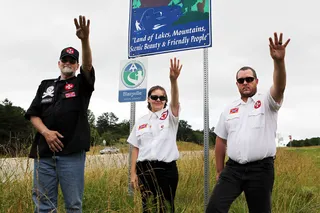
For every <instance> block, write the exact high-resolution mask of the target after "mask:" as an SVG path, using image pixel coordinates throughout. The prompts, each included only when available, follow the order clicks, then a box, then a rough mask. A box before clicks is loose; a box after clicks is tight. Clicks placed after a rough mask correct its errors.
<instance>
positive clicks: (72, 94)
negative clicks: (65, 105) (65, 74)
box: [66, 92, 76, 98]
mask: <svg viewBox="0 0 320 213" xmlns="http://www.w3.org/2000/svg"><path fill="white" fill-rule="evenodd" d="M72 97H76V93H75V92H69V93H66V98H72Z"/></svg>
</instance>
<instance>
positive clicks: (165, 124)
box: [127, 105, 180, 162]
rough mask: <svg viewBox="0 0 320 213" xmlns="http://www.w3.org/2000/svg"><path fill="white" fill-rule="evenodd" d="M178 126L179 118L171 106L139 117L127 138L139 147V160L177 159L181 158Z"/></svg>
mask: <svg viewBox="0 0 320 213" xmlns="http://www.w3.org/2000/svg"><path fill="white" fill-rule="evenodd" d="M169 106H170V105H169ZM179 111H180V106H179ZM178 126H179V118H178V117H175V116H174V115H173V114H172V111H171V108H170V107H168V108H166V109H162V110H160V111H157V112H151V111H149V113H148V114H147V115H145V116H143V117H141V118H140V119H138V121H137V122H136V124H135V125H134V127H133V129H132V131H131V133H130V135H129V138H128V140H127V141H128V142H129V143H130V144H132V145H133V146H135V147H137V148H139V155H138V159H137V162H138V161H144V160H158V161H163V162H171V161H174V160H177V159H178V158H179V151H178V147H177V143H176V138H177V132H178Z"/></svg>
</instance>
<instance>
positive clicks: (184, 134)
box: [177, 120, 195, 141]
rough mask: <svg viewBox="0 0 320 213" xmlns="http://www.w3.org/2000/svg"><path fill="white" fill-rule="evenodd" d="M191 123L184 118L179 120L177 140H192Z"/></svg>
mask: <svg viewBox="0 0 320 213" xmlns="http://www.w3.org/2000/svg"><path fill="white" fill-rule="evenodd" d="M192 131H193V130H192V129H191V125H189V124H188V122H187V121H185V120H180V121H179V126H178V133H177V140H178V141H192V140H193V139H195V138H194V136H193V133H192Z"/></svg>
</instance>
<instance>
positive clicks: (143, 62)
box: [118, 58, 148, 194]
mask: <svg viewBox="0 0 320 213" xmlns="http://www.w3.org/2000/svg"><path fill="white" fill-rule="evenodd" d="M147 66H148V64H147V59H146V58H141V59H135V60H123V61H121V63H120V67H121V68H120V80H119V96H118V100H119V102H130V132H131V131H132V129H133V127H134V123H135V110H136V103H135V102H137V101H145V100H146V95H147ZM131 151H132V146H131V145H130V146H129V157H128V161H129V168H128V174H129V175H128V188H129V194H132V189H131V186H130V170H131Z"/></svg>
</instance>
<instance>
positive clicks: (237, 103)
mask: <svg viewBox="0 0 320 213" xmlns="http://www.w3.org/2000/svg"><path fill="white" fill-rule="evenodd" d="M259 95H260V94H259V93H256V94H255V95H254V96H252V97H250V98H248V100H249V99H252V101H253V102H254V103H255V102H257V101H258V100H259ZM241 103H244V102H243V101H242V99H241V98H239V99H238V100H236V101H234V102H233V103H232V107H237V106H239V105H240V104H241Z"/></svg>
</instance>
